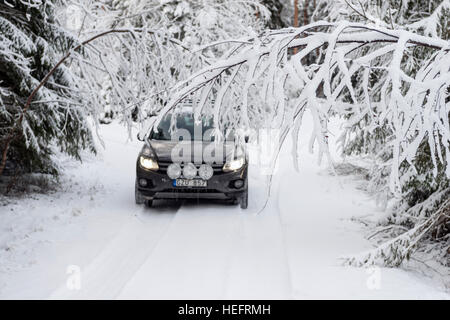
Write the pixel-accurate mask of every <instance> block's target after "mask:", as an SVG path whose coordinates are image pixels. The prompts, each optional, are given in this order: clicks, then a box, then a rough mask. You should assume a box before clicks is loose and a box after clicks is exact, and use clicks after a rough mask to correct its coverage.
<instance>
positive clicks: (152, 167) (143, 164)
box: [139, 156, 159, 171]
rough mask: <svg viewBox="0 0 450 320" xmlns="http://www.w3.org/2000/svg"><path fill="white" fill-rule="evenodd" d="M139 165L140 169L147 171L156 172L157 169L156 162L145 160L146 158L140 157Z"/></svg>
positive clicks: (149, 159)
mask: <svg viewBox="0 0 450 320" xmlns="http://www.w3.org/2000/svg"><path fill="white" fill-rule="evenodd" d="M139 163H140V165H141V167H142V168H144V169H147V170H155V171H156V170H158V169H159V166H158V162H156V160H154V159H151V158H146V157H143V156H140V157H139Z"/></svg>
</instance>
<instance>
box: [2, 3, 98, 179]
mask: <svg viewBox="0 0 450 320" xmlns="http://www.w3.org/2000/svg"><path fill="white" fill-rule="evenodd" d="M57 4H58V1H56V0H55V1H49V0H47V1H45V0H33V1H19V0H7V1H5V0H0V151H1V153H2V154H3V151H4V149H5V143H6V140H8V139H9V138H10V137H11V138H12V139H11V143H10V145H9V148H8V150H7V161H8V168H10V169H11V170H12V172H13V173H15V174H19V173H26V172H42V173H51V174H57V173H58V167H57V164H56V163H55V162H54V161H53V160H52V155H53V154H54V152H55V150H56V149H60V151H62V152H65V153H67V154H69V155H71V156H73V157H75V158H78V159H79V158H80V151H81V150H82V149H85V148H88V149H90V150H91V151H95V148H94V144H93V140H92V136H91V131H90V128H89V126H88V124H87V122H86V113H85V111H84V110H85V109H84V107H83V106H82V105H80V99H79V97H78V96H77V95H76V94H75V93H74V92H75V91H74V89H75V88H76V87H77V80H75V79H74V78H73V74H72V73H71V71H70V70H69V69H68V68H67V67H66V66H61V67H59V68H58V69H57V70H56V72H55V73H54V74H53V76H52V77H51V78H50V79H49V81H48V82H47V84H46V85H45V86H44V87H43V88H41V90H39V92H38V93H37V95H36V98H35V100H34V101H33V103H32V104H31V105H30V107H29V109H28V110H27V112H26V113H25V115H24V117H23V119H21V115H22V113H23V111H24V110H23V108H24V106H25V102H26V99H27V97H28V96H29V95H30V93H31V92H32V91H33V90H34V89H35V88H36V87H37V85H38V84H39V82H40V81H41V80H42V79H43V78H44V77H45V76H46V74H47V73H48V72H49V71H50V70H51V69H52V68H53V67H54V65H55V64H56V62H57V61H58V60H59V58H60V56H61V55H63V54H64V53H66V52H67V50H69V48H71V47H72V46H73V44H74V43H75V41H76V40H75V39H74V38H73V37H72V36H71V35H69V34H68V33H66V32H65V31H64V30H63V29H62V28H60V27H59V26H58V23H57V21H55V18H54V13H55V5H57ZM11 170H9V172H10V173H11ZM4 173H5V174H6V173H7V171H4Z"/></svg>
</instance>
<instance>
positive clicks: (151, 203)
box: [145, 200, 153, 208]
mask: <svg viewBox="0 0 450 320" xmlns="http://www.w3.org/2000/svg"><path fill="white" fill-rule="evenodd" d="M145 205H146V206H147V207H149V208H150V207H151V206H152V205H153V200H147V201H145Z"/></svg>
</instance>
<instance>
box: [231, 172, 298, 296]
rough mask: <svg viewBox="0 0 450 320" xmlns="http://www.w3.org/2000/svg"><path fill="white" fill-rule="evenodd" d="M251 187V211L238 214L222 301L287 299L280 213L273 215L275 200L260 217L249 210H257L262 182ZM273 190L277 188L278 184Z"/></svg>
mask: <svg viewBox="0 0 450 320" xmlns="http://www.w3.org/2000/svg"><path fill="white" fill-rule="evenodd" d="M252 171H254V172H255V171H257V169H256V168H255V169H254V170H252ZM254 178H256V177H254ZM252 185H253V188H252V189H251V190H250V192H251V193H253V194H252V195H251V197H252V198H253V206H252V207H253V208H252V207H249V211H241V213H240V215H239V228H238V234H237V235H236V237H235V241H234V246H235V250H234V257H233V259H232V262H231V266H230V275H229V279H228V281H227V283H228V285H227V290H226V296H225V298H228V299H290V298H292V286H291V278H290V270H289V263H288V260H287V253H286V245H285V239H284V235H283V228H282V224H281V218H280V216H279V212H274V211H275V210H276V207H277V205H278V204H277V203H275V202H274V201H278V199H271V200H270V201H269V203H268V205H267V207H266V208H265V210H264V211H263V212H261V213H260V214H254V213H252V212H251V211H250V210H252V211H254V212H257V211H258V210H259V208H258V205H261V203H263V199H264V196H265V192H264V190H262V189H263V188H258V187H257V186H261V183H256V181H253V184H252ZM272 188H275V189H279V188H278V184H275V185H274V186H273V187H272ZM258 200H259V201H258Z"/></svg>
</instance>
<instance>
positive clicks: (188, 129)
mask: <svg viewBox="0 0 450 320" xmlns="http://www.w3.org/2000/svg"><path fill="white" fill-rule="evenodd" d="M172 117H176V119H172ZM199 122H201V123H197V122H196V121H195V120H194V116H193V114H192V113H191V112H183V113H177V115H176V116H173V115H172V114H168V115H166V116H165V117H164V118H163V119H162V120H161V122H160V123H159V125H158V127H157V129H156V130H155V129H151V130H150V132H149V133H148V134H147V135H146V136H145V138H144V139H140V140H141V141H144V142H145V145H144V146H143V148H142V150H141V152H140V153H139V156H138V159H137V163H136V185H135V199H136V203H137V204H144V203H145V204H147V205H148V206H151V205H152V202H153V200H155V199H222V200H229V201H232V202H233V203H236V204H237V203H239V204H240V206H241V208H243V209H246V208H247V205H248V155H247V152H246V151H245V148H244V147H243V146H238V145H237V144H236V143H235V142H234V138H233V139H230V137H233V134H232V132H231V133H228V135H227V134H224V133H222V134H223V135H222V137H224V138H223V139H222V142H218V141H215V137H216V136H217V135H216V134H214V130H215V129H214V127H213V126H212V121H211V120H207V119H202V120H201V121H199ZM138 138H139V136H138ZM247 139H248V138H246V139H245V140H247ZM218 140H219V139H218ZM230 140H232V141H230ZM246 142H247V141H246Z"/></svg>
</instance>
